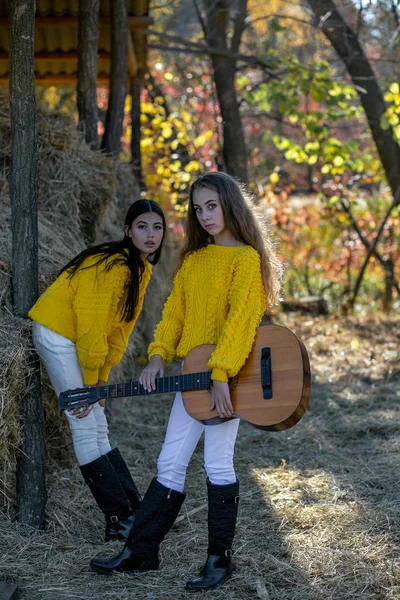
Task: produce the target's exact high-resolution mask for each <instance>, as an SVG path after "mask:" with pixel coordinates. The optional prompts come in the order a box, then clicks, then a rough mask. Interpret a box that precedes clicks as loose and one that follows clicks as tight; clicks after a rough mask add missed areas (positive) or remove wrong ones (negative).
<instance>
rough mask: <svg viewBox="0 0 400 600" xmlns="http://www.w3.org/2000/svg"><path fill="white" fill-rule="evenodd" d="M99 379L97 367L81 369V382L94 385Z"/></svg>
mask: <svg viewBox="0 0 400 600" xmlns="http://www.w3.org/2000/svg"><path fill="white" fill-rule="evenodd" d="M98 380H99V370H98V369H83V383H84V384H85V385H96V383H97V382H98Z"/></svg>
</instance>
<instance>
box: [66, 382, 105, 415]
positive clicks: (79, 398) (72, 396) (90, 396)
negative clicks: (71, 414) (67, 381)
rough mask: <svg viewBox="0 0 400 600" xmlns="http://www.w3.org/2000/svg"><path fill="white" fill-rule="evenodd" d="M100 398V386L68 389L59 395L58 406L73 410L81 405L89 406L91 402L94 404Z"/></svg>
mask: <svg viewBox="0 0 400 600" xmlns="http://www.w3.org/2000/svg"><path fill="white" fill-rule="evenodd" d="M100 398H101V396H99V388H98V387H96V386H88V387H84V388H76V389H74V390H66V391H65V392H61V394H60V395H59V396H58V408H60V409H61V410H71V409H73V408H79V407H80V406H88V405H89V404H94V403H95V402H97V401H98V400H99V399H100Z"/></svg>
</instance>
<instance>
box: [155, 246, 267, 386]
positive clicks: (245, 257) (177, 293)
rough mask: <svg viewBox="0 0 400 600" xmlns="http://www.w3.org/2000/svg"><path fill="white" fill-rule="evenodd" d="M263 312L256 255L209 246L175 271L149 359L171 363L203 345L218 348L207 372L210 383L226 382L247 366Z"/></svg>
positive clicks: (238, 248)
mask: <svg viewBox="0 0 400 600" xmlns="http://www.w3.org/2000/svg"><path fill="white" fill-rule="evenodd" d="M265 310H266V298H265V291H264V286H263V281H262V276H261V266H260V256H259V254H258V252H257V251H256V250H254V249H253V248H252V247H251V246H217V245H215V244H209V245H208V246H206V247H205V248H201V249H200V250H197V251H196V252H193V254H191V255H190V256H188V257H187V258H186V259H185V261H184V262H183V264H182V266H181V268H180V269H179V271H178V272H177V274H176V277H175V280H174V286H173V290H172V292H171V294H170V296H169V298H168V300H167V302H166V304H165V306H164V311H163V315H162V319H161V321H160V323H159V324H158V325H157V328H156V332H155V337H154V342H153V343H152V344H150V346H149V357H151V356H153V355H155V354H158V355H160V356H161V357H162V359H163V360H164V361H165V362H168V361H170V360H172V359H173V358H175V357H176V358H179V359H181V358H184V357H185V356H186V355H187V354H188V352H189V351H190V350H191V349H192V348H194V347H195V346H198V345H200V344H216V346H217V347H216V349H215V351H214V352H213V354H212V356H211V358H210V360H209V362H208V368H209V369H211V370H212V379H216V380H220V381H228V377H234V376H235V375H236V374H237V373H238V372H239V371H240V369H241V367H242V366H243V365H244V363H245V362H246V359H247V357H248V355H249V354H250V351H251V348H252V346H253V343H254V339H255V334H256V329H257V327H258V325H259V324H260V321H261V318H262V316H263V314H264V312H265Z"/></svg>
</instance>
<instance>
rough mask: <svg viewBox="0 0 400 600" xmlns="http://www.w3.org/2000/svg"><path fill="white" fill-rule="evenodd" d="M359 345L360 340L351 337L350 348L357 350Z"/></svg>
mask: <svg viewBox="0 0 400 600" xmlns="http://www.w3.org/2000/svg"><path fill="white" fill-rule="evenodd" d="M359 347H360V342H359V341H358V339H357V338H353V339H352V340H351V342H350V348H351V349H352V350H357V349H358V348H359Z"/></svg>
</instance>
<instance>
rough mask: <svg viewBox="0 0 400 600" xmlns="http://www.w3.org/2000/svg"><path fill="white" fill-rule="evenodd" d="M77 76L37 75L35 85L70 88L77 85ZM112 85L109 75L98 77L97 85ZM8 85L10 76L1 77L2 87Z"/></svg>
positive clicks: (0, 83)
mask: <svg viewBox="0 0 400 600" xmlns="http://www.w3.org/2000/svg"><path fill="white" fill-rule="evenodd" d="M76 81H77V76H76V75H36V76H35V85H59V86H63V85H65V86H69V85H76ZM109 83H110V78H109V77H108V75H105V74H104V73H103V74H101V75H98V77H97V85H99V86H100V85H105V86H108V85H109ZM7 84H8V75H0V85H7Z"/></svg>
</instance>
